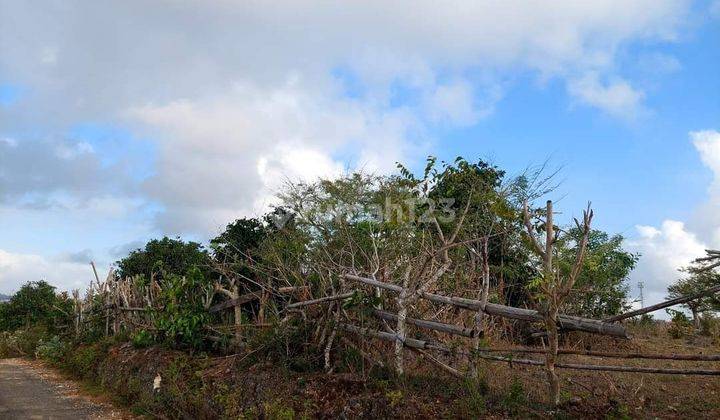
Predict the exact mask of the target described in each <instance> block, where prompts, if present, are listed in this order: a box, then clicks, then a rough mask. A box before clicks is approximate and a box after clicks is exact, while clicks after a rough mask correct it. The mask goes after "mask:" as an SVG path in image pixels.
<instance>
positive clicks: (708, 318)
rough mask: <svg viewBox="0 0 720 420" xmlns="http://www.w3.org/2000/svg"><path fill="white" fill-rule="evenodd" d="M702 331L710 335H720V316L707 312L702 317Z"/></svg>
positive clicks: (703, 333)
mask: <svg viewBox="0 0 720 420" xmlns="http://www.w3.org/2000/svg"><path fill="white" fill-rule="evenodd" d="M700 333H701V334H702V335H706V336H709V337H717V336H718V335H720V318H718V317H717V316H715V315H713V314H711V313H709V312H706V313H704V314H703V315H702V316H701V317H700Z"/></svg>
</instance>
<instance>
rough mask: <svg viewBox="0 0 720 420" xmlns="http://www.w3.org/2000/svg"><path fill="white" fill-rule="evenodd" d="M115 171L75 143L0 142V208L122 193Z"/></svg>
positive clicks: (126, 186) (121, 182)
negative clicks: (62, 196) (64, 197)
mask: <svg viewBox="0 0 720 420" xmlns="http://www.w3.org/2000/svg"><path fill="white" fill-rule="evenodd" d="M121 172H122V170H121V168H119V167H116V166H112V167H105V166H103V165H102V164H101V162H100V159H99V157H98V156H97V155H96V154H95V153H94V151H93V149H92V146H90V145H89V144H87V143H84V142H76V141H49V140H39V141H33V140H23V141H18V140H15V139H12V138H5V139H0V204H8V203H9V202H11V201H12V202H14V203H18V202H20V203H22V205H25V206H30V207H45V206H51V205H59V204H61V200H59V199H58V198H57V197H53V195H56V194H59V193H66V194H72V195H73V196H75V197H78V198H81V199H82V200H83V201H84V202H87V201H91V200H93V199H95V200H97V196H98V195H103V194H108V193H112V192H113V191H120V190H124V191H125V192H129V188H130V185H129V184H126V183H125V181H124V180H125V178H124V177H123V176H122V174H121Z"/></svg>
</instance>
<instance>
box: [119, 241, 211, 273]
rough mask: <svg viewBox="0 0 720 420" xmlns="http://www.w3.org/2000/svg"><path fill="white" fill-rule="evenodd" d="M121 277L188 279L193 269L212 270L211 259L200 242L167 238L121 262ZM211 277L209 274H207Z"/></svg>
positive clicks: (153, 243)
mask: <svg viewBox="0 0 720 420" xmlns="http://www.w3.org/2000/svg"><path fill="white" fill-rule="evenodd" d="M117 266H118V275H119V276H120V277H123V278H124V277H133V276H141V277H144V278H145V279H149V278H151V277H154V278H155V279H164V278H165V277H167V276H172V275H177V276H182V275H185V274H186V273H187V272H188V271H189V270H190V269H191V268H193V267H195V268H200V269H202V270H208V269H209V266H210V256H209V254H208V253H207V251H206V250H205V249H203V247H202V245H200V244H199V243H197V242H185V241H182V240H180V239H179V238H178V239H171V238H168V237H164V238H162V239H153V240H152V241H150V242H148V243H147V244H146V245H145V248H144V249H136V250H135V251H132V252H131V253H130V255H128V256H127V257H125V258H123V259H121V260H120V261H118V262H117ZM204 274H207V273H204Z"/></svg>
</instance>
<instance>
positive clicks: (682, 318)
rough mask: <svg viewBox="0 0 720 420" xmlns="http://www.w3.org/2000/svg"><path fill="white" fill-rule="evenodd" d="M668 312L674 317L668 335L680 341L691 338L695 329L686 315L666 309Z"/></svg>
mask: <svg viewBox="0 0 720 420" xmlns="http://www.w3.org/2000/svg"><path fill="white" fill-rule="evenodd" d="M666 311H667V313H668V314H670V316H672V320H671V321H670V327H669V328H668V334H669V335H670V337H672V338H674V339H679V338H683V337H689V336H691V335H692V334H693V332H694V331H695V329H694V328H693V325H692V323H691V322H690V319H689V318H688V317H687V315H685V313H683V312H680V311H677V310H675V309H666Z"/></svg>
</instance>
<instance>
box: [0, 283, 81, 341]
mask: <svg viewBox="0 0 720 420" xmlns="http://www.w3.org/2000/svg"><path fill="white" fill-rule="evenodd" d="M71 313H72V303H71V302H70V300H69V299H68V298H67V295H66V294H59V295H58V294H56V293H55V287H53V286H51V285H50V284H48V283H47V282H45V281H44V280H40V281H31V282H28V283H25V285H23V286H22V287H21V288H20V290H18V292H17V293H15V294H14V295H13V296H12V297H11V298H10V300H9V301H8V302H5V303H0V331H14V330H17V329H19V328H28V327H31V326H39V327H42V328H44V329H46V330H48V331H51V332H52V331H55V330H56V328H57V326H59V325H67V324H68V322H69V320H71V319H72V315H71Z"/></svg>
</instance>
